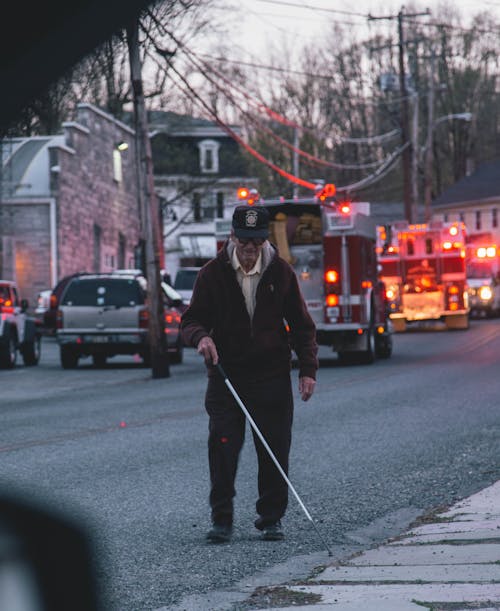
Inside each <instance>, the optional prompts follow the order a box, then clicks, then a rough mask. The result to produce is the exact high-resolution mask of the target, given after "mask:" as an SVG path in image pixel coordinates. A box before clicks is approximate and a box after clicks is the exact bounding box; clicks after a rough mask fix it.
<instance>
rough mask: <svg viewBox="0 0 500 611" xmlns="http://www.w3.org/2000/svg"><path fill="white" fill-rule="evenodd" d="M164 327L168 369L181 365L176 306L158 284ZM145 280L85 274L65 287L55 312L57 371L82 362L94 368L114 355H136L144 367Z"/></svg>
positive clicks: (147, 355) (146, 351)
mask: <svg viewBox="0 0 500 611" xmlns="http://www.w3.org/2000/svg"><path fill="white" fill-rule="evenodd" d="M161 288H162V296H163V303H164V313H165V318H164V324H165V335H166V340H167V348H168V352H169V355H170V362H171V363H181V362H182V358H183V342H182V338H181V334H180V320H181V317H180V312H179V310H178V309H177V307H178V306H179V305H180V304H181V303H182V299H181V297H180V295H179V294H178V293H177V292H176V291H174V289H173V288H172V287H171V286H169V285H167V284H165V283H162V285H161ZM147 302H148V293H147V283H146V279H145V278H144V277H143V276H142V275H136V274H123V273H119V274H115V273H109V274H85V275H79V276H76V277H74V278H73V279H72V280H71V281H70V282H69V283H68V284H67V286H66V288H65V290H64V292H63V294H62V296H61V299H60V302H59V307H58V309H57V331H56V338H57V342H58V344H59V347H60V358H61V365H62V367H63V368H64V369H71V368H75V367H77V365H78V361H79V359H80V358H82V357H88V356H90V357H92V360H93V362H94V365H96V366H98V367H100V366H103V365H104V364H105V363H106V360H107V359H108V358H110V357H112V356H115V355H118V354H131V355H132V354H139V356H140V357H141V358H142V359H143V361H144V363H145V364H149V362H150V343H149V337H148V327H149V309H148V305H147Z"/></svg>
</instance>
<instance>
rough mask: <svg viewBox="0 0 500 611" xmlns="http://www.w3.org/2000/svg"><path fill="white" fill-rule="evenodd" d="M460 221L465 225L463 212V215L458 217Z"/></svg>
mask: <svg viewBox="0 0 500 611" xmlns="http://www.w3.org/2000/svg"><path fill="white" fill-rule="evenodd" d="M458 220H459V221H460V222H461V223H465V214H464V213H463V212H461V213H460V214H459V215H458Z"/></svg>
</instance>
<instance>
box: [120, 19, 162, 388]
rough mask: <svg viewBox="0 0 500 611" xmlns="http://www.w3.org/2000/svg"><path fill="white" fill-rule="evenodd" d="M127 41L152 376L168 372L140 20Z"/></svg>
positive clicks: (160, 239) (129, 32)
mask: <svg viewBox="0 0 500 611" xmlns="http://www.w3.org/2000/svg"><path fill="white" fill-rule="evenodd" d="M127 44H128V51H129V61H130V77H131V81H132V90H133V95H134V118H135V144H136V147H135V149H136V159H137V184H138V197H139V210H140V214H141V219H140V220H141V231H142V234H143V238H144V240H145V246H146V276H147V281H148V295H149V304H148V305H149V330H148V331H149V343H150V355H151V370H152V377H153V378H168V377H169V376H170V368H169V359H168V350H167V345H166V338H165V325H164V311H163V296H162V289H161V277H160V262H161V261H162V256H161V251H160V249H162V248H163V243H162V242H163V241H162V237H161V234H162V232H161V231H160V215H159V208H158V199H157V197H156V193H155V190H154V175H153V155H152V152H151V142H150V140H149V133H148V124H147V117H146V108H145V104H144V93H143V89H142V66H141V58H140V53H139V20H138V19H137V20H135V21H134V23H133V24H131V25H130V26H129V27H128V28H127Z"/></svg>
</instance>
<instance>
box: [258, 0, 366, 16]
mask: <svg viewBox="0 0 500 611" xmlns="http://www.w3.org/2000/svg"><path fill="white" fill-rule="evenodd" d="M257 1H258V2H264V3H266V4H277V5H278V6H293V7H295V8H301V9H308V10H310V11H319V12H322V13H337V14H339V15H348V16H350V17H363V18H364V19H366V17H367V15H366V13H355V12H353V11H341V10H339V9H333V8H323V7H319V6H311V5H310V4H297V3H295V2H284V1H280V0H257Z"/></svg>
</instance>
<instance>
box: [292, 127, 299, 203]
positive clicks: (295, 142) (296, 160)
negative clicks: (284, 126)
mask: <svg viewBox="0 0 500 611" xmlns="http://www.w3.org/2000/svg"><path fill="white" fill-rule="evenodd" d="M293 148H294V151H293V175H294V176H297V177H298V175H299V153H298V148H299V128H298V126H297V125H296V126H295V127H294V131H293ZM298 196H299V185H297V184H296V183H294V184H293V197H294V198H295V199H297V198H298Z"/></svg>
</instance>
